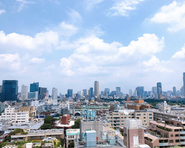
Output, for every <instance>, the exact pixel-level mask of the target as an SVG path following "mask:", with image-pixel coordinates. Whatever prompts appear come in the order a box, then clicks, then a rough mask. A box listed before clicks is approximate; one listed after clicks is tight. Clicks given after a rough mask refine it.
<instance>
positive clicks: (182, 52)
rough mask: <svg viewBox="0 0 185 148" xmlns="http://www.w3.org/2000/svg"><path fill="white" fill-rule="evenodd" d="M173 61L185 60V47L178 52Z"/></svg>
mask: <svg viewBox="0 0 185 148" xmlns="http://www.w3.org/2000/svg"><path fill="white" fill-rule="evenodd" d="M172 58H173V59H184V58H185V45H184V47H182V49H181V50H180V51H178V52H176V53H175V54H174V55H173V56H172Z"/></svg>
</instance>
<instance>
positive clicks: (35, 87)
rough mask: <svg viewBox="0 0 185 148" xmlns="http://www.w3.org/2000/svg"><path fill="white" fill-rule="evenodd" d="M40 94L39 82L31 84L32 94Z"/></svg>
mask: <svg viewBox="0 0 185 148" xmlns="http://www.w3.org/2000/svg"><path fill="white" fill-rule="evenodd" d="M36 91H38V92H39V82H36V83H35V82H34V83H32V84H30V92H36Z"/></svg>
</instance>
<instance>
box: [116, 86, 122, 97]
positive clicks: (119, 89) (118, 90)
mask: <svg viewBox="0 0 185 148" xmlns="http://www.w3.org/2000/svg"><path fill="white" fill-rule="evenodd" d="M116 96H117V97H121V87H116Z"/></svg>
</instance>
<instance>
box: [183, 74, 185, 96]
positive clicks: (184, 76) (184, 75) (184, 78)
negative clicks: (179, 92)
mask: <svg viewBox="0 0 185 148" xmlns="http://www.w3.org/2000/svg"><path fill="white" fill-rule="evenodd" d="M183 86H184V96H185V72H184V73H183Z"/></svg>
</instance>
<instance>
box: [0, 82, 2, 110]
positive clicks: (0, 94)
mask: <svg viewBox="0 0 185 148" xmlns="http://www.w3.org/2000/svg"><path fill="white" fill-rule="evenodd" d="M1 98H2V85H0V101H1ZM0 113H1V112H0Z"/></svg>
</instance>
